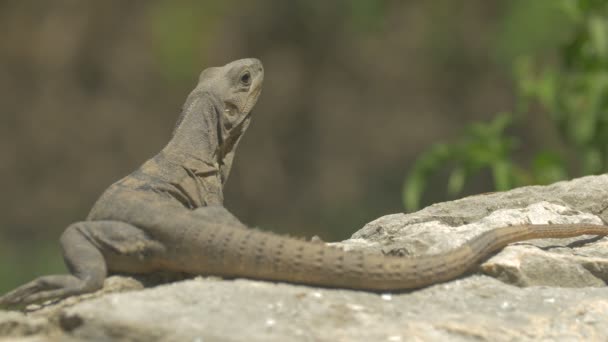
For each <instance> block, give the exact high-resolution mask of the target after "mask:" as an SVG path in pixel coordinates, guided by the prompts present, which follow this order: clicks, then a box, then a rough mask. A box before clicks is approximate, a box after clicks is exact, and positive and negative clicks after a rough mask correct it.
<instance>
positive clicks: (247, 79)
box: [241, 71, 251, 85]
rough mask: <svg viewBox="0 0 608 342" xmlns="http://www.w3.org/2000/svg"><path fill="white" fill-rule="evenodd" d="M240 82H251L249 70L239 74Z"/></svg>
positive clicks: (246, 83) (247, 83)
mask: <svg viewBox="0 0 608 342" xmlns="http://www.w3.org/2000/svg"><path fill="white" fill-rule="evenodd" d="M241 83H243V84H244V85H249V84H250V83H251V74H250V73H249V71H247V72H245V73H244V74H243V75H241Z"/></svg>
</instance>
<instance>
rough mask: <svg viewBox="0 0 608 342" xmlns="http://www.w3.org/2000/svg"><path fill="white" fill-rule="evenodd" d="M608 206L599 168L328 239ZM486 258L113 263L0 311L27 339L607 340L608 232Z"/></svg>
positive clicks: (410, 233)
mask: <svg viewBox="0 0 608 342" xmlns="http://www.w3.org/2000/svg"><path fill="white" fill-rule="evenodd" d="M605 208H608V176H607V175H601V176H592V177H585V178H580V179H576V180H573V181H569V182H560V183H556V184H553V185H551V186H546V187H539V186H534V187H525V188H520V189H516V190H513V191H509V192H504V193H493V194H486V195H479V196H473V197H468V198H464V199H461V200H457V201H452V202H446V203H440V204H436V205H432V206H430V207H428V208H425V209H423V210H421V211H419V212H416V213H412V214H395V215H388V216H385V217H382V218H379V219H377V220H375V221H373V222H370V223H369V224H367V225H366V226H365V227H364V228H363V229H361V230H360V231H358V232H357V233H355V234H354V235H353V237H352V238H351V239H349V240H346V241H343V242H341V243H333V244H331V245H333V246H336V248H344V249H365V250H367V251H369V252H370V253H384V254H392V255H403V256H405V257H409V256H417V255H422V254H431V253H439V252H442V251H445V250H448V249H451V248H454V247H455V246H458V245H460V244H462V243H463V242H464V241H467V240H469V239H471V238H472V237H474V236H476V235H478V234H480V233H482V232H484V231H486V230H489V229H493V228H495V227H500V226H505V225H513V224H522V223H536V224H538V223H602V221H605V220H606V219H608V216H606V215H608V214H607V213H606V212H605V210H604V209H605ZM319 243H320V242H319ZM479 271H480V272H478V274H475V275H469V276H466V277H463V278H461V279H458V280H454V281H451V282H447V283H444V284H437V285H434V286H431V287H428V288H425V289H422V290H418V291H413V292H409V293H400V294H374V293H367V292H361V291H350V290H336V289H319V288H313V287H308V286H298V285H290V284H280V283H279V284H276V283H270V282H260V281H251V280H241V279H238V280H221V279H216V278H201V277H199V278H196V279H191V280H186V281H181V282H175V283H171V284H167V285H160V286H156V287H151V288H147V289H144V290H141V288H142V285H141V282H140V281H137V280H134V279H132V278H127V277H111V278H109V279H108V280H107V282H106V286H105V287H104V290H102V291H100V292H98V293H96V294H90V295H85V296H80V297H73V298H68V299H66V300H64V301H61V302H59V303H53V304H50V305H47V306H44V307H41V308H40V307H31V308H30V309H29V310H28V312H27V313H25V314H24V313H18V312H2V311H0V336H6V337H9V338H20V339H21V340H22V341H38V340H45V339H50V340H55V339H57V340H59V339H60V340H74V341H78V340H101V341H116V340H117V341H446V340H450V341H472V340H490V341H532V340H534V341H535V340H547V341H579V340H585V341H606V340H608V288H607V287H606V286H605V283H606V280H608V239H607V238H601V239H599V238H596V237H593V236H584V237H578V238H570V239H562V240H557V239H544V240H532V241H526V242H522V243H517V244H513V245H510V246H508V247H506V248H505V249H504V250H502V251H501V252H499V253H497V254H496V255H494V256H493V257H491V258H490V259H488V260H486V261H485V262H484V263H483V264H482V265H481V266H480V268H479ZM126 290H129V292H124V291H126ZM1 340H2V338H0V341H1Z"/></svg>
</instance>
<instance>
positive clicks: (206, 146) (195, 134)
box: [163, 90, 223, 164]
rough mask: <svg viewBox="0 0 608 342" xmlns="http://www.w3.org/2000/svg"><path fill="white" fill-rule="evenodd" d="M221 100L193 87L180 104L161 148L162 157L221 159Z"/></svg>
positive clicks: (175, 158)
mask: <svg viewBox="0 0 608 342" xmlns="http://www.w3.org/2000/svg"><path fill="white" fill-rule="evenodd" d="M222 110H223V105H222V103H221V101H220V100H219V99H218V98H217V97H216V96H214V95H212V94H211V93H208V92H200V91H197V90H195V91H193V92H192V93H191V94H190V96H188V100H187V101H186V103H185V104H184V108H183V110H182V114H181V116H180V118H179V120H178V122H177V125H176V127H175V130H174V131H173V137H172V138H171V140H170V141H169V143H168V144H167V146H166V147H165V148H164V149H163V154H164V155H165V157H167V158H169V159H171V160H173V161H175V162H177V163H182V162H184V161H185V160H188V159H198V160H201V161H204V162H206V163H210V164H219V163H221V159H222V156H221V155H220V154H221V150H220V146H221V143H222V139H223V137H222V132H221V129H220V121H219V120H220V113H221V111H222Z"/></svg>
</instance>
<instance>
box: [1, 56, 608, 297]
mask: <svg viewBox="0 0 608 342" xmlns="http://www.w3.org/2000/svg"><path fill="white" fill-rule="evenodd" d="M263 79H264V69H263V66H262V63H261V62H260V61H259V60H257V59H254V58H250V59H242V60H237V61H234V62H231V63H229V64H226V65H224V66H221V67H212V68H207V69H205V70H203V72H202V73H201V74H200V76H199V81H198V84H197V86H196V87H195V89H194V90H193V91H192V92H191V93H190V95H189V96H188V97H187V99H186V102H185V104H184V105H183V107H182V111H181V114H180V116H179V119H178V121H177V124H176V126H175V128H174V130H173V134H172V137H171V139H170V141H169V143H168V144H167V145H166V146H165V147H164V148H163V149H162V150H161V151H160V152H159V153H158V154H157V155H156V156H154V157H153V158H152V159H150V160H148V161H146V162H145V163H144V164H143V165H142V166H141V167H140V168H139V169H137V170H136V171H134V172H133V173H131V174H130V175H128V176H126V177H125V178H123V179H121V180H119V181H117V182H116V183H114V184H113V185H111V186H110V187H109V188H108V189H107V190H106V191H105V192H104V193H103V194H102V195H101V196H100V198H99V199H98V200H97V202H96V203H95V204H94V205H93V207H92V209H91V211H90V213H89V215H88V216H87V218H86V219H85V220H84V221H81V222H76V223H73V224H71V225H70V226H68V227H67V228H66V229H65V231H64V232H63V233H62V235H61V237H60V244H61V247H62V251H63V257H64V261H65V264H66V266H67V268H68V270H69V272H70V273H69V274H58V275H46V276H42V277H39V278H36V279H34V280H32V281H30V282H29V283H26V284H24V285H22V286H20V287H18V288H16V289H15V290H13V291H10V292H8V293H7V294H5V295H4V296H2V297H0V306H17V305H25V304H28V303H33V302H41V301H45V300H50V299H61V298H65V297H68V296H73V295H78V294H84V293H90V292H94V291H96V290H98V289H100V288H102V286H103V282H104V279H105V278H106V277H107V276H108V275H109V274H110V273H127V274H129V273H133V274H145V273H153V272H157V271H163V272H175V273H180V274H183V273H186V274H193V275H215V276H222V277H225V278H237V277H242V278H252V279H261V280H268V281H280V282H289V283H296V284H304V285H310V286H321V287H337V288H347V289H354V290H367V291H372V292H381V291H406V290H412V289H417V288H421V287H425V286H428V285H432V284H435V283H440V282H445V281H448V280H451V279H454V278H457V277H459V276H461V275H463V274H465V273H467V272H470V271H471V270H472V269H473V268H474V267H475V266H477V265H478V263H479V262H480V261H481V260H483V259H485V258H487V257H488V256H489V255H491V254H492V253H494V252H496V251H497V250H499V249H501V248H503V247H505V246H506V245H507V244H509V243H512V242H516V241H521V240H527V239H536V238H564V237H572V236H578V235H583V234H593V235H608V226H604V225H588V224H544V225H514V226H507V227H500V228H496V229H493V230H490V231H487V232H485V233H482V234H480V235H478V236H477V237H475V238H473V239H472V240H470V241H469V242H467V243H464V244H463V245H461V246H460V247H457V248H456V249H453V250H450V251H447V252H444V253H441V254H433V255H426V256H420V257H413V258H403V257H397V256H383V255H374V254H369V253H365V252H361V251H344V250H342V249H339V248H335V247H331V246H326V245H325V244H323V243H318V242H310V241H304V240H301V239H296V238H292V237H287V236H281V235H277V234H273V233H271V232H266V231H261V230H258V229H252V228H248V227H247V226H245V225H244V224H243V223H241V222H240V221H239V220H238V219H237V218H236V217H235V216H233V215H232V214H231V213H230V212H229V211H228V210H227V209H226V208H225V207H224V206H223V186H224V184H225V182H226V180H227V178H228V175H229V172H230V169H231V167H232V162H233V160H234V154H235V150H236V148H237V145H238V144H239V142H240V140H241V138H242V136H243V133H244V132H245V131H246V130H247V128H248V126H249V123H250V121H251V110H252V108H253V106H254V105H255V103H256V102H257V100H258V97H259V96H260V93H261V89H262V83H263Z"/></svg>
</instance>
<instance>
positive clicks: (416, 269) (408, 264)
mask: <svg viewBox="0 0 608 342" xmlns="http://www.w3.org/2000/svg"><path fill="white" fill-rule="evenodd" d="M579 235H608V226H603V225H587V224H555V225H553V224H547V225H518V226H509V227H502V228H497V229H493V230H490V231H487V232H485V233H483V234H481V235H479V236H477V237H475V238H474V239H472V240H471V241H469V242H467V243H465V244H463V245H462V246H460V247H458V248H456V249H453V250H450V251H448V252H445V253H441V254H434V255H428V256H420V257H415V258H403V257H395V256H382V255H371V254H369V253H365V252H362V251H343V250H341V249H339V248H335V247H329V246H326V245H324V244H321V243H311V242H307V241H302V240H297V239H293V238H288V237H283V236H279V235H276V234H272V233H268V232H262V231H258V230H251V231H247V233H244V234H236V233H235V234H233V235H232V237H229V238H224V240H223V245H222V244H219V245H218V244H217V243H211V244H208V245H207V246H205V247H204V248H205V249H206V252H205V255H207V257H208V256H209V255H216V256H217V259H216V260H217V262H214V261H213V260H211V261H209V260H207V262H205V266H204V270H201V271H203V272H202V273H207V274H209V273H210V274H216V275H222V276H226V277H247V278H255V279H264V280H274V281H285V282H292V283H298V284H308V285H317V286H323V287H339V288H351V289H360V290H371V291H389V290H392V291H395V290H408V289H415V288H420V287H425V286H428V285H431V284H435V283H440V282H444V281H448V280H451V279H454V278H457V277H459V276H461V275H462V274H464V273H466V272H467V271H470V270H472V269H473V268H474V267H475V266H477V265H478V264H479V262H480V261H482V260H484V259H485V258H487V257H488V256H490V255H491V254H492V253H494V252H496V251H497V250H499V249H501V248H503V247H505V246H506V245H508V244H509V243H512V242H516V241H523V240H530V239H537V238H566V237H573V236H579ZM207 241H209V240H207ZM201 242H203V241H201ZM224 251H237V252H236V253H232V252H231V253H224Z"/></svg>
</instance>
